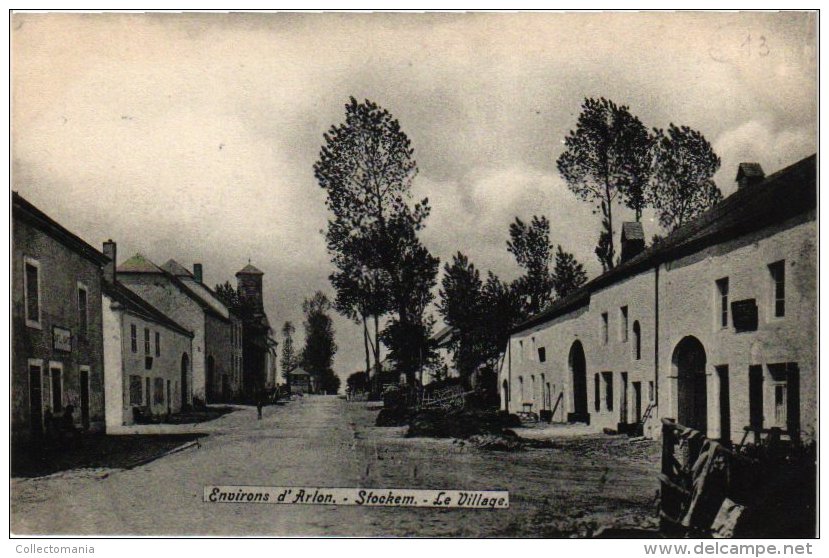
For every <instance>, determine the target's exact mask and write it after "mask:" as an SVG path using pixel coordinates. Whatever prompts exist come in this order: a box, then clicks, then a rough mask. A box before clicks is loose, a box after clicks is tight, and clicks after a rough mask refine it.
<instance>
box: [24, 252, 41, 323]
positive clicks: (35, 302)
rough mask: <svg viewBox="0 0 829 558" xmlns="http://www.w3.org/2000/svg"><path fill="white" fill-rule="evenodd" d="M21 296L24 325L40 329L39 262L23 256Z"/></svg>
mask: <svg viewBox="0 0 829 558" xmlns="http://www.w3.org/2000/svg"><path fill="white" fill-rule="evenodd" d="M23 297H24V298H25V312H26V325H27V326H29V327H36V328H38V329H40V263H39V262H37V261H35V260H33V259H31V258H23Z"/></svg>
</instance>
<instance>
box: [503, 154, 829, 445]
mask: <svg viewBox="0 0 829 558" xmlns="http://www.w3.org/2000/svg"><path fill="white" fill-rule="evenodd" d="M737 181H738V183H739V186H740V187H739V189H738V190H737V191H736V192H735V193H734V194H732V195H731V196H729V197H728V198H726V199H725V200H723V201H722V202H721V203H720V204H718V205H717V206H716V207H714V208H713V209H711V210H709V211H708V212H706V213H705V214H703V215H701V216H700V217H699V218H697V219H695V220H693V221H692V222H689V223H688V224H686V225H684V226H683V227H681V228H679V229H678V230H677V231H675V232H674V233H672V234H670V235H669V236H667V237H666V238H665V239H663V240H662V241H660V242H658V243H657V244H656V245H654V246H652V247H650V248H648V249H644V243H640V242H639V237H640V236H641V235H640V234H639V231H638V230H636V227H628V226H625V227H623V233H624V234H623V239H622V240H623V246H622V253H623V254H624V259H623V261H622V263H621V264H620V265H618V266H617V267H616V268H614V269H613V270H611V271H609V272H607V273H605V274H603V275H601V276H599V277H597V278H596V279H593V280H592V281H590V282H588V283H587V284H586V285H585V286H584V287H582V288H581V289H579V290H578V291H576V292H575V293H573V294H571V295H570V296H568V297H566V298H564V299H560V300H558V301H556V302H555V303H553V304H552V305H551V306H550V307H549V308H548V309H546V310H544V311H543V312H541V313H539V314H538V315H536V316H534V317H532V318H531V319H529V320H528V321H526V322H525V323H523V324H520V325H519V326H518V327H516V328H515V329H514V330H513V332H512V334H511V337H510V340H509V344H508V346H507V348H506V354H505V358H504V362H503V365H502V367H501V371H500V374H499V380H498V382H499V387H500V392H501V401H502V408H505V409H508V410H509V411H511V412H516V411H520V410H532V411H536V412H537V411H540V410H547V411H551V412H552V414H553V420H554V421H559V422H564V421H570V422H587V423H589V424H590V425H591V426H593V427H595V428H596V429H597V430H601V429H602V428H612V429H620V430H626V429H631V428H634V427H638V428H642V429H643V431H644V433H645V434H648V435H651V436H657V435H658V430H657V429H658V424H659V419H661V418H672V419H675V420H677V421H678V422H679V423H681V424H685V425H688V426H692V427H695V428H698V429H700V430H702V431H703V432H705V433H706V434H707V435H708V436H710V437H713V438H718V439H721V440H727V441H734V442H740V441H741V440H742V439H743V436H744V435H745V428H746V427H754V428H765V429H768V428H771V427H779V428H781V429H782V430H783V431H784V432H785V433H787V434H788V435H789V436H790V437H792V438H798V437H800V438H804V439H813V438H814V436H815V429H816V379H817V357H816V350H817V347H816V343H817V337H816V334H815V332H816V325H817V324H816V317H817V314H816V309H817V306H816V304H817V289H816V280H817V268H816V258H817V253H816V245H817V230H816V201H817V196H816V158H815V156H812V157H809V158H807V159H804V160H802V161H800V162H798V163H796V164H794V165H792V166H790V167H788V168H786V169H783V170H781V171H779V172H777V173H775V174H773V175H771V176H769V177H765V176H764V175H763V173H762V169H760V167H759V165H757V164H743V165H740V168H739V171H738V174H737ZM642 238H644V237H642ZM631 240H634V241H636V242H637V244H638V246H637V245H630V244H628V242H630V241H631Z"/></svg>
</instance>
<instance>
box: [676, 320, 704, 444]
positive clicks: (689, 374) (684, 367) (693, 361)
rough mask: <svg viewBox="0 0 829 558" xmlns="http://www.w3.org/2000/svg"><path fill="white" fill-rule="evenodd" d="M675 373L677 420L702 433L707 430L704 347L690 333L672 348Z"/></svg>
mask: <svg viewBox="0 0 829 558" xmlns="http://www.w3.org/2000/svg"><path fill="white" fill-rule="evenodd" d="M671 360H672V362H673V368H674V370H673V372H674V376H675V377H676V384H677V386H676V403H677V406H676V409H677V416H676V420H677V422H678V423H679V424H682V425H684V426H690V427H691V428H695V429H697V430H699V431H701V432H702V433H706V432H707V430H708V389H707V386H706V375H705V347H703V346H702V343H700V341H699V339H697V338H696V337H693V336H688V337H685V338H683V339H682V340H681V341H680V342H679V343H677V346H676V348H674V354H673V358H672V359H671Z"/></svg>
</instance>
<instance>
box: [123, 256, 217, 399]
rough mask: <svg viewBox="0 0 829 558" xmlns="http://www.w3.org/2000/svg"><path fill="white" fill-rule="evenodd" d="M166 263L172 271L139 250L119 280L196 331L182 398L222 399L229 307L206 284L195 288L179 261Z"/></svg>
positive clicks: (180, 322) (178, 321)
mask: <svg viewBox="0 0 829 558" xmlns="http://www.w3.org/2000/svg"><path fill="white" fill-rule="evenodd" d="M173 264H175V265H173ZM165 265H167V267H168V268H170V269H173V272H170V271H168V270H165V269H162V268H161V267H159V266H157V265H155V264H154V263H153V262H151V261H150V260H148V259H147V258H146V257H144V256H142V255H141V254H136V255H135V256H133V257H131V258H130V259H128V260H127V261H125V262H123V263H122V264H121V265H119V266H118V267H117V278H118V281H119V283H121V284H123V285H124V286H126V287H128V288H129V289H130V290H131V291H133V292H134V293H136V294H137V295H138V296H140V297H141V298H142V299H144V300H146V301H147V302H149V303H150V304H151V305H152V306H154V307H155V308H157V309H158V310H159V311H160V312H162V313H163V314H164V315H166V316H169V317H170V318H171V319H172V320H174V321H175V322H176V323H178V324H180V325H181V326H182V327H184V328H185V329H187V330H188V331H191V332H192V333H193V341H192V342H193V350H192V359H191V360H190V361H189V362H185V363H183V364H182V367H183V368H187V369H188V370H189V373H188V374H186V375H185V374H182V386H181V390H182V392H181V396H182V400H183V401H187V402H188V404H191V403H192V404H202V403H206V402H213V401H216V400H219V399H221V393H222V392H221V381H222V376H223V375H226V374H227V375H229V374H230V368H229V355H231V354H232V353H233V349H232V331H233V329H232V323H233V322H232V320H231V318H230V315H229V312H228V310H227V308H224V311H223V310H222V308H223V305H222V306H219V304H221V303H219V304H216V301H213V300H211V299H210V297H208V296H206V295H205V294H204V293H203V292H202V290H201V289H199V292H196V289H198V285H196V284H195V281H189V280H185V279H183V275H182V272H181V269H183V268H182V267H181V266H180V265H179V264H178V263H176V262H175V261H171V262H167V264H165ZM185 271H186V270H185ZM199 293H201V294H199ZM185 376H186V377H185ZM208 380H209V382H208ZM208 396H209V397H208Z"/></svg>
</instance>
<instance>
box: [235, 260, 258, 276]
mask: <svg viewBox="0 0 829 558" xmlns="http://www.w3.org/2000/svg"><path fill="white" fill-rule="evenodd" d="M236 275H237V276H239V275H265V274H264V273H263V272H262V271H261V270H259V269H258V268H257V267H256V266H254V265H253V264H250V263H248V265H246V266H245V267H243V268H242V269H240V270H239V271H237V272H236Z"/></svg>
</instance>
